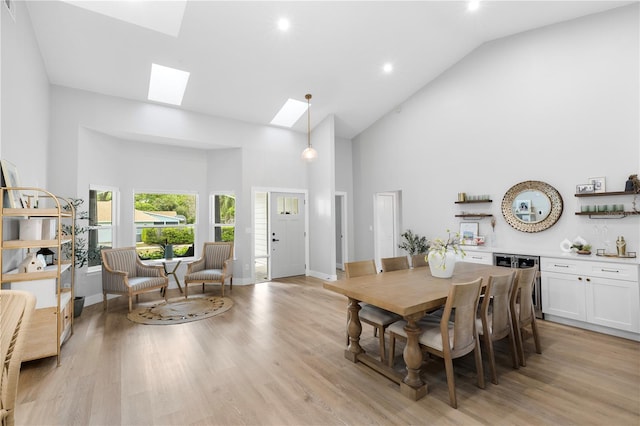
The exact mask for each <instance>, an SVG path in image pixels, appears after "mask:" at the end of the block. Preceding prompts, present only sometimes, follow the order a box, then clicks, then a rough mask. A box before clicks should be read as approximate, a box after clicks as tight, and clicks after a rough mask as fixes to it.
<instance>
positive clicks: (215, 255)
mask: <svg viewBox="0 0 640 426" xmlns="http://www.w3.org/2000/svg"><path fill="white" fill-rule="evenodd" d="M232 263H233V243H227V242H221V243H204V248H203V249H202V257H200V259H198V260H196V261H194V262H191V263H189V264H188V265H187V273H186V274H185V276H184V297H185V298H186V297H188V296H189V284H194V283H198V284H202V292H203V293H204V285H205V284H220V287H221V293H222V296H223V297H224V284H225V282H226V280H227V278H229V288H230V289H231V290H233V265H232Z"/></svg>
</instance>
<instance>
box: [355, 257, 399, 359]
mask: <svg viewBox="0 0 640 426" xmlns="http://www.w3.org/2000/svg"><path fill="white" fill-rule="evenodd" d="M344 266H345V273H346V275H347V278H355V277H360V276H364V275H375V274H377V273H378V272H377V270H376V264H375V262H374V261H373V260H363V261H359V262H347V263H345V265H344ZM358 317H359V318H360V321H362V322H364V323H366V324H369V325H371V326H372V327H373V328H374V329H373V335H374V336H375V335H378V344H379V347H380V361H381V362H385V360H386V345H385V340H384V335H385V330H386V328H387V327H388V326H389V325H390V324H392V323H394V322H395V321H398V320H400V319H401V318H402V317H401V316H400V315H398V314H395V313H393V312H389V311H387V310H385V309H382V308H379V307H377V306H373V305H369V304H367V303H360V312H358ZM349 319H350V313H349V311H347V345H349V330H348V327H349Z"/></svg>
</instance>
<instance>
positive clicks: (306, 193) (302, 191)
mask: <svg viewBox="0 0 640 426" xmlns="http://www.w3.org/2000/svg"><path fill="white" fill-rule="evenodd" d="M256 192H266V193H267V203H268V205H269V206H271V195H272V194H273V193H274V192H288V193H293V194H302V195H303V199H304V207H305V209H304V273H305V275H306V276H308V275H309V203H308V200H309V191H308V190H306V189H300V188H280V187H257V186H254V187H251V234H252V235H254V234H255V224H256V211H255V201H256ZM269 210H270V207H269V208H268V209H267V235H271V214H270V212H269ZM267 251H268V253H269V255H267V265H268V267H267V269H268V272H269V273H268V274H267V279H268V280H269V281H271V238H267ZM255 255H256V253H255V238H251V265H255ZM250 269H251V280H252V281H253V282H254V283H255V282H256V276H255V273H256V272H255V268H254V267H252V268H250Z"/></svg>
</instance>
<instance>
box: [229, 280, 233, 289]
mask: <svg viewBox="0 0 640 426" xmlns="http://www.w3.org/2000/svg"><path fill="white" fill-rule="evenodd" d="M229 290H233V277H231V278H229Z"/></svg>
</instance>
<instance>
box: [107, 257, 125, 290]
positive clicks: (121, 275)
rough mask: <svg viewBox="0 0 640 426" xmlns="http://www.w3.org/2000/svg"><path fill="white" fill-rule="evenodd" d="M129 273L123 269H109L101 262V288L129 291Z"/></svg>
mask: <svg viewBox="0 0 640 426" xmlns="http://www.w3.org/2000/svg"><path fill="white" fill-rule="evenodd" d="M128 277H129V274H127V273H126V272H124V271H118V270H116V269H111V268H110V267H109V266H108V265H107V264H106V263H103V264H102V288H103V290H115V291H119V292H122V291H129V287H130V285H129V280H128Z"/></svg>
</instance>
